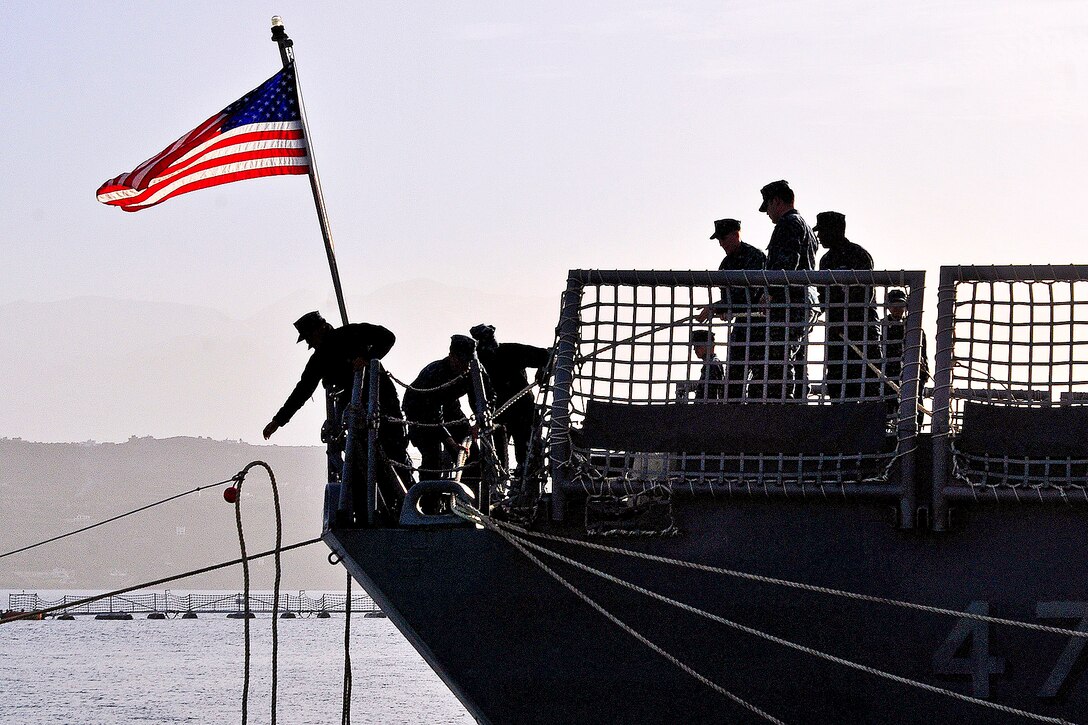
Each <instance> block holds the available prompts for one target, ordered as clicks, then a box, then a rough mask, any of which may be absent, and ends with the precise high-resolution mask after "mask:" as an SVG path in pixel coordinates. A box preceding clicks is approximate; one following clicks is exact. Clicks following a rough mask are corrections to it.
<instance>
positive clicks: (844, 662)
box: [453, 499, 1075, 725]
mask: <svg viewBox="0 0 1088 725" xmlns="http://www.w3.org/2000/svg"><path fill="white" fill-rule="evenodd" d="M453 510H454V512H456V513H458V514H459V515H461V516H463V517H465V518H468V519H469V520H472V521H475V522H476V523H480V524H482V525H483V526H485V527H487V528H488V529H491V530H492V531H494V532H496V533H497V534H499V535H500V536H502V537H503V538H504V539H506V540H507V541H509V542H510V543H511V544H513V545H514V546H515V547H517V548H518V550H519V551H522V553H524V554H526V555H527V556H529V557H530V559H532V560H533V561H534V562H535V563H537V564H538V565H539V566H542V567H544V564H543V563H542V562H540V561H539V560H538V559H536V558H535V557H533V556H531V555H530V554H529V553H528V552H527V551H525V550H524V549H523V548H522V547H523V546H525V547H529V548H531V549H534V550H536V551H539V552H540V553H542V554H544V555H546V556H550V557H552V558H554V559H558V560H559V561H562V562H564V563H566V564H568V565H570V566H573V567H575V568H577V569H581V570H582V571H585V572H587V573H589V574H592V575H594V576H596V577H599V578H601V579H604V580H605V581H608V582H611V583H613V584H617V585H619V586H622V587H624V588H626V589H630V590H632V591H635V592H638V593H639V594H642V595H644V596H647V597H650V598H652V599H656V600H658V601H660V602H663V603H665V604H669V605H671V606H674V607H677V608H678V609H683V610H684V611H686V612H690V613H691V614H696V615H698V616H700V617H703V618H705V619H709V620H711V621H714V622H717V623H719V624H723V625H725V626H727V627H730V628H731V629H735V630H737V631H740V632H744V633H746V634H750V635H752V636H754V637H758V638H760V639H763V640H766V641H769V642H773V643H775V644H779V645H782V646H784V647H788V648H790V649H793V650H795V651H798V652H801V653H803V654H807V655H811V656H813V657H817V658H819V659H823V660H827V661H828V662H833V663H835V664H838V665H841V666H843V667H848V668H850V669H854V670H858V671H860V672H865V673H867V674H871V675H874V676H876V677H881V678H883V679H886V680H891V681H892V682H896V683H899V684H902V685H908V686H911V687H916V688H919V689H922V690H925V691H927V692H932V693H935V694H939V695H944V696H946V697H950V698H952V699H956V700H960V701H963V702H968V703H971V704H974V705H979V706H981V707H987V708H990V709H992V710H996V711H999V712H1004V713H1007V714H1010V715H1017V716H1020V717H1024V718H1027V719H1030V720H1035V721H1038V722H1046V723H1054V724H1055V725H1075V724H1074V723H1071V722H1070V721H1068V720H1064V719H1062V718H1055V717H1048V716H1046V715H1039V714H1037V713H1033V712H1029V711H1027V710H1020V709H1018V708H1014V707H1009V706H1007V705H1001V704H999V703H995V702H989V701H987V700H982V699H980V698H977V697H971V696H970V695H964V694H961V693H959V692H953V691H952V690H947V689H945V688H943V687H936V686H935V685H929V684H926V683H924V682H919V681H918V680H912V679H910V678H907V677H902V676H900V675H895V674H892V673H890V672H885V671H884V670H880V669H877V668H875V667H870V666H868V665H863V664H860V663H858V662H854V661H852V660H848V659H845V658H842V657H838V656H836V655H832V654H828V653H826V652H822V651H820V650H817V649H814V648H812V647H806V646H805V645H801V644H797V643H796V642H792V641H790V640H787V639H783V638H781V637H777V636H775V635H773V634H768V633H766V632H763V631H761V630H758V629H754V628H752V627H748V626H745V625H743V624H740V623H738V622H734V621H732V620H729V619H726V618H724V617H720V616H718V615H716V614H712V613H710V612H707V611H704V610H702V609H699V608H698V607H694V606H691V605H690V604H685V603H683V602H680V601H677V600H675V599H671V598H669V597H666V596H665V595H663V594H658V593H657V592H654V591H651V590H649V589H645V588H644V587H640V586H638V585H637V584H631V583H630V582H627V581H624V580H622V579H619V578H618V577H615V576H612V575H611V574H607V573H605V572H603V571H600V570H598V569H594V568H593V567H591V566H588V565H586V564H583V563H581V562H578V561H575V560H574V559H571V558H570V557H567V556H564V555H562V554H560V553H558V552H554V551H551V550H550V549H547V548H545V547H543V546H540V545H539V544H535V543H533V542H531V541H526V540H524V539H517V537H516V536H515V535H513V534H511V533H508V532H507V531H504V530H502V529H501V528H499V527H498V526H496V525H495V523H496V522H494V521H493V520H492V519H491V518H490V517H488V516H484V515H483V514H481V513H480V512H479V511H477V510H476V509H474V508H472V507H471V506H467V507H464V508H462V507H461V506H460V505H458V503H457V502H456V499H455V503H454V507H453ZM544 568H545V570H546V571H548V572H549V573H550V574H552V576H553V577H556V578H557V579H560V581H562V582H563V583H564V584H566V581H565V580H563V579H561V578H560V577H559V575H558V574H555V573H553V572H551V570H550V569H547V568H546V567H544ZM566 585H567V588H568V589H571V591H573V592H574V593H575V594H578V595H579V596H580V597H582V598H583V599H587V598H586V597H585V596H584V595H582V594H581V593H580V592H578V591H577V590H576V589H574V588H573V585H569V584H566ZM587 601H588V599H587ZM641 639H642V638H641V637H640V641H641Z"/></svg>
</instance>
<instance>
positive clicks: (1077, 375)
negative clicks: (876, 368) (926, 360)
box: [934, 266, 1088, 498]
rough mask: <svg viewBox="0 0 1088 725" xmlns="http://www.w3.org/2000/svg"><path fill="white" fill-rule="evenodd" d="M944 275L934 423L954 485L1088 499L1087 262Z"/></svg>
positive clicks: (958, 269) (952, 271)
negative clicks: (943, 439)
mask: <svg viewBox="0 0 1088 725" xmlns="http://www.w3.org/2000/svg"><path fill="white" fill-rule="evenodd" d="M941 280H942V282H941V290H940V297H941V303H940V305H941V311H940V315H939V317H940V319H939V320H938V326H939V332H938V336H939V337H938V339H939V347H940V348H941V349H940V350H939V351H938V362H937V364H938V368H939V372H940V376H939V379H938V388H939V390H940V395H939V396H938V397H939V398H940V399H942V400H943V398H944V396H947V406H948V409H947V416H945V415H943V413H942V415H941V416H940V417H939V418H938V419H936V420H935V429H934V430H935V433H937V434H938V435H944V434H946V433H947V435H948V436H949V445H950V449H951V451H952V454H953V455H952V470H951V474H952V484H953V485H967V486H970V487H972V489H974V490H975V492H976V493H993V494H999V493H1002V492H1004V493H1006V494H1011V495H1013V496H1018V495H1020V494H1026V495H1034V494H1037V493H1040V492H1043V491H1047V490H1051V491H1057V492H1060V493H1062V494H1063V495H1064V494H1069V493H1074V494H1076V495H1078V496H1083V497H1086V498H1088V490H1086V484H1088V437H1086V436H1085V435H1084V431H1085V430H1088V267H1080V266H1068V267H1051V266H1017V267H950V268H944V269H942V276H941ZM942 405H943V404H942ZM938 427H940V428H941V430H939V431H938Z"/></svg>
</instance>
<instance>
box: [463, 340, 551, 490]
mask: <svg viewBox="0 0 1088 725" xmlns="http://www.w3.org/2000/svg"><path fill="white" fill-rule="evenodd" d="M469 334H470V335H472V338H473V339H474V340H476V356H477V357H478V358H479V360H480V364H481V365H482V366H483V368H484V371H485V372H486V373H487V377H488V378H489V379H490V380H491V386H492V388H493V390H494V393H495V404H496V406H502V405H505V404H506V403H507V402H508V401H510V400H511V398H513V397H514V396H515V395H517V394H518V393H520V392H522V391H523V390H525V388H526V387H527V386H528V385H529V378H528V376H526V374H525V369H526V368H533V369H535V370H536V371H537V377H538V379H539V378H540V376H541V375H542V374H543V373H545V372H546V370H545V368H546V367H547V364H548V358H549V357H551V350H549V349H548V348H544V347H536V346H535V345H525V344H522V343H519V342H498V341H497V340H496V339H495V326H494V325H485V324H479V325H476V326H475V327H473V328H472V329H471V330H469ZM534 412H535V407H534V406H533V396H532V394H531V393H526V394H525V395H522V396H521V397H519V398H518V399H517V400H515V401H514V402H512V403H510V405H509V406H508V407H507V409H506V410H504V411H503V412H502V413H500V414H499V415H498V416H496V418H495V422H496V423H498V424H499V425H501V426H502V427H503V429H504V431H503V432H502V434H501V435H500V439H502V438H505V437H507V436H508V437H509V438H511V439H513V441H514V459H515V460H516V461H517V465H518V467H519V469H523V468H524V466H525V465H526V463H527V461H528V459H529V457H530V450H531V452H532V454H533V457H534V460H535V462H536V463H537V464H538V465H539V464H540V463H541V462H542V457H541V456H540V455H539V454H540V450H541V441H540V437H539V436H535V437H534V433H533V416H534ZM499 450H500V451H502V450H505V441H502V442H501V444H500V445H499Z"/></svg>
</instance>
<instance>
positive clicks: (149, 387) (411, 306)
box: [0, 280, 559, 445]
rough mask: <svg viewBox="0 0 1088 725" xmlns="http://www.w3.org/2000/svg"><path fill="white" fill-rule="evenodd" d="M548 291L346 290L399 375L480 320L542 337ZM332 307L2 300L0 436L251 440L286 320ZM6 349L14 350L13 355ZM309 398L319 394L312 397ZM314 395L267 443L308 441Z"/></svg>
mask: <svg viewBox="0 0 1088 725" xmlns="http://www.w3.org/2000/svg"><path fill="white" fill-rule="evenodd" d="M558 299H559V298H558V293H557V295H556V297H555V298H554V299H537V298H531V297H520V298H519V297H512V296H509V295H506V296H500V295H493V294H487V293H484V292H480V291H476V290H470V289H465V288H459V287H457V286H454V285H447V284H442V283H438V282H432V281H427V280H414V281H412V282H406V283H401V284H397V285H390V286H388V287H385V288H383V289H379V290H376V291H375V292H373V293H371V294H368V295H360V296H356V297H349V299H348V300H347V307H348V310H349V312H350V313H351V319H352V320H354V321H357V322H373V323H378V324H381V325H385V326H386V327H388V328H389V329H391V330H392V331H393V332H394V333H396V335H397V343H396V345H395V346H394V347H393V350H392V352H391V353H390V354H389V356H388V357H387V358H386V362H387V365H388V366H389V368H390V369H391V370H392V371H393V372H394V374H395V375H397V377H399V378H401V379H402V380H411V379H412V378H414V377H415V375H416V373H417V372H419V370H420V369H421V368H422V367H423V366H424V365H426V364H427V363H429V362H431V361H432V360H437V359H438V358H440V357H442V356H443V355H445V354H446V351H447V350H448V348H449V342H450V335H451V334H453V333H457V332H459V333H464V334H467V333H468V329H469V328H470V327H471V326H473V325H475V324H477V323H480V322H486V323H489V324H493V325H495V326H496V327H497V328H498V336H499V339H500V341H513V342H526V343H530V344H533V345H541V346H545V347H546V346H548V345H550V344H552V339H553V330H554V327H555V323H556V315H557V312H558V309H559V304H558ZM314 309H320V310H323V311H324V313H325V315H326V317H328V319H329V320H330V321H333V322H334V323H336V322H338V320H337V317H338V316H337V314H336V305H335V303H332V302H330V301H329V300H320V299H315V298H312V297H310V296H308V295H305V294H296V295H291V296H288V297H285V298H284V299H281V300H279V301H277V302H275V303H273V304H271V305H270V306H268V307H266V308H264V309H262V310H261V311H259V312H257V313H255V314H253V315H251V316H249V317H247V318H245V319H235V318H232V317H230V316H228V315H226V314H224V313H222V312H220V311H217V310H212V309H207V308H203V307H199V306H195V305H184V304H176V303H156V302H141V301H136V300H116V299H107V298H103V297H81V298H77V299H69V300H60V301H56V302H12V303H8V304H3V305H0V339H4V340H10V341H12V351H13V353H12V354H9V355H4V356H0V380H2V381H3V385H0V436H9V437H14V436H21V437H24V438H28V439H32V440H39V441H79V440H86V439H90V438H93V439H94V440H100V441H123V440H125V439H126V438H128V436H129V435H132V434H136V435H150V436H155V437H157V438H167V437H170V436H177V435H201V436H211V437H213V438H225V439H230V440H236V439H241V440H245V441H249V442H252V443H256V442H260V440H261V438H260V435H261V429H262V428H264V425H265V423H267V422H268V421H269V419H270V418H271V417H272V414H273V413H275V412H276V410H278V409H279V407H280V405H282V404H283V401H284V400H285V399H286V398H287V395H288V394H289V393H290V392H291V389H292V388H293V387H294V385H295V383H296V382H298V377H299V374H300V373H301V372H302V368H303V366H304V365H305V363H306V360H307V357H308V355H309V353H308V351H307V350H306V346H305V345H296V344H295V339H296V334H295V331H294V329H293V328H292V327H291V323H292V322H294V320H296V319H297V318H298V317H299V316H300V315H302V314H304V313H305V312H308V311H310V310H314ZM16 352H17V353H18V354H15V353H16ZM317 397H320V396H317ZM324 414H325V407H324V405H322V404H321V401H320V400H315V402H313V403H311V404H309V405H307V406H306V407H304V408H303V409H302V410H301V411H300V412H299V414H298V415H297V416H296V417H295V419H294V420H292V421H291V424H290V425H288V426H286V427H284V428H283V429H282V430H280V431H279V432H277V433H276V437H275V438H274V439H273V440H272V442H273V443H277V444H281V445H308V444H316V443H317V442H318V431H319V430H320V427H321V420H322V419H323V417H324Z"/></svg>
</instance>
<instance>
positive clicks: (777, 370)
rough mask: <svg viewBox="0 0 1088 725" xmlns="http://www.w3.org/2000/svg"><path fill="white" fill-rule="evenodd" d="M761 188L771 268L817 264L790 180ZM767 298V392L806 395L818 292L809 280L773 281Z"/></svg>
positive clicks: (806, 267)
mask: <svg viewBox="0 0 1088 725" xmlns="http://www.w3.org/2000/svg"><path fill="white" fill-rule="evenodd" d="M759 193H760V194H761V195H762V196H763V203H762V204H761V205H760V207H759V210H760V211H761V212H766V213H767V216H768V217H770V219H771V221H772V222H773V223H774V231H773V232H772V233H771V241H770V243H769V244H768V245H767V269H768V270H772V269H781V270H787V271H789V270H813V269H816V247H817V244H816V235H815V234H813V233H812V229H810V228H809V226H808V223H806V222H805V220H804V219H803V218H802V217H801V215H800V214H799V213H797V209H795V208H794V193H793V189H791V188H790V185H789V183H788V182H786V181H785V180H780V181H773V182H771V183H770V184H767V185H766V186H764V187H763V188H762V189H760V190H759ZM768 302H769V304H770V309H769V311H768V316H769V322H770V325H769V331H768V332H769V334H768V346H767V359H768V364H767V387H766V397H767V398H769V399H771V400H781V399H784V398H786V397H791V398H801V397H804V395H805V393H804V383H803V381H804V379H805V360H806V358H807V355H806V350H805V341H806V339H807V338H808V332H809V329H810V328H811V326H812V322H813V321H814V314H813V313H814V304H815V302H816V299H815V293H814V292H813V290H812V289H811V288H809V287H807V286H805V285H788V286H775V287H771V289H770V295H769V299H768ZM791 380H792V381H793V382H792V383H791V382H790V381H791Z"/></svg>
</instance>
